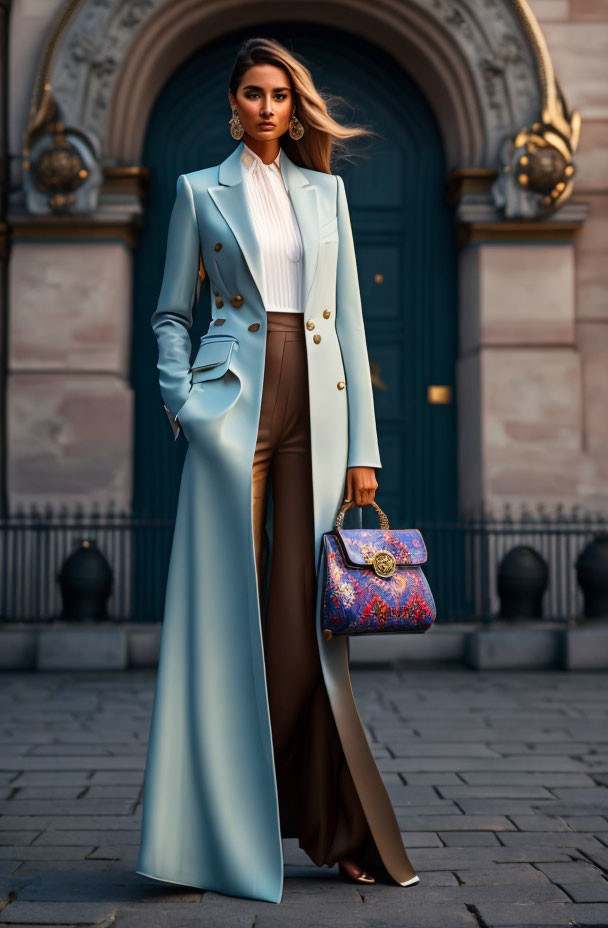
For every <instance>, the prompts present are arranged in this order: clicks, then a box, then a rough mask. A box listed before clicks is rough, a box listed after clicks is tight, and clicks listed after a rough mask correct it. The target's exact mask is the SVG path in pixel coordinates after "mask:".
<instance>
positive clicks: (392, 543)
mask: <svg viewBox="0 0 608 928" xmlns="http://www.w3.org/2000/svg"><path fill="white" fill-rule="evenodd" d="M354 505H355V503H354V501H353V500H351V499H348V500H346V501H345V502H344V503H343V505H342V507H341V508H340V511H339V512H338V515H337V517H336V522H335V527H334V529H333V530H332V531H330V532H325V533H324V534H323V541H322V546H321V565H320V570H319V583H321V584H322V585H323V588H322V591H321V628H322V630H323V635H324V637H325V638H326V639H328V640H329V639H331V638H332V637H333V636H334V635H362V634H366V633H367V634H376V633H378V632H387V633H388V632H393V633H394V632H409V633H418V634H420V633H421V632H426V631H427V630H428V629H429V628H430V627H431V625H432V624H433V622H434V621H435V617H436V608H435V602H434V600H433V595H432V593H431V588H430V586H429V583H428V580H427V578H426V576H425V575H424V573H423V570H422V567H421V566H420V565H421V564H424V563H425V562H426V559H427V551H426V545H425V543H424V540H423V538H422V535H421V534H420V531H419V530H418V529H415V528H412V529H392V530H391V529H390V528H389V522H388V518H387V517H386V515H385V514H384V512H383V511H382V510H381V509H380V507H379V506H378V505H377V503H375V502H372V503H371V505H372V506H373V507H374V509H375V510H376V512H377V513H378V516H379V520H380V528H377V529H358V528H354V529H345V528H343V524H344V515H345V513H346V512H347V510H348V509H350V508H351V507H352V506H354Z"/></svg>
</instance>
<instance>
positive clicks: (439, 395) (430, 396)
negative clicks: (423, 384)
mask: <svg viewBox="0 0 608 928" xmlns="http://www.w3.org/2000/svg"><path fill="white" fill-rule="evenodd" d="M426 398H427V400H428V402H429V403H451V402H452V388H451V387H450V386H449V385H445V384H429V386H428V387H427V393H426Z"/></svg>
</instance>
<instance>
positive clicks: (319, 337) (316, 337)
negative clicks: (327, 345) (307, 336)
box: [312, 335, 321, 345]
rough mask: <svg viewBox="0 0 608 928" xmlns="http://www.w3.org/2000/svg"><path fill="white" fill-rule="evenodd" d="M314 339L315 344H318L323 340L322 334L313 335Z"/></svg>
mask: <svg viewBox="0 0 608 928" xmlns="http://www.w3.org/2000/svg"><path fill="white" fill-rule="evenodd" d="M312 340H313V342H314V343H315V345H318V344H319V342H320V341H321V336H320V335H313V337H312Z"/></svg>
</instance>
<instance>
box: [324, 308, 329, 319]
mask: <svg viewBox="0 0 608 928" xmlns="http://www.w3.org/2000/svg"><path fill="white" fill-rule="evenodd" d="M330 316H331V311H330V310H329V309H324V310H323V318H324V319H329V317H330Z"/></svg>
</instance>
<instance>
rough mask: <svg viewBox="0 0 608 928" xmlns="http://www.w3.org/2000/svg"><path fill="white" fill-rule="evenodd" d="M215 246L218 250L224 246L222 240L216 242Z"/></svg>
mask: <svg viewBox="0 0 608 928" xmlns="http://www.w3.org/2000/svg"><path fill="white" fill-rule="evenodd" d="M213 247H214V248H215V250H216V251H219V250H220V249H221V247H222V243H221V242H216V243H215V245H214V246H213Z"/></svg>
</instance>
